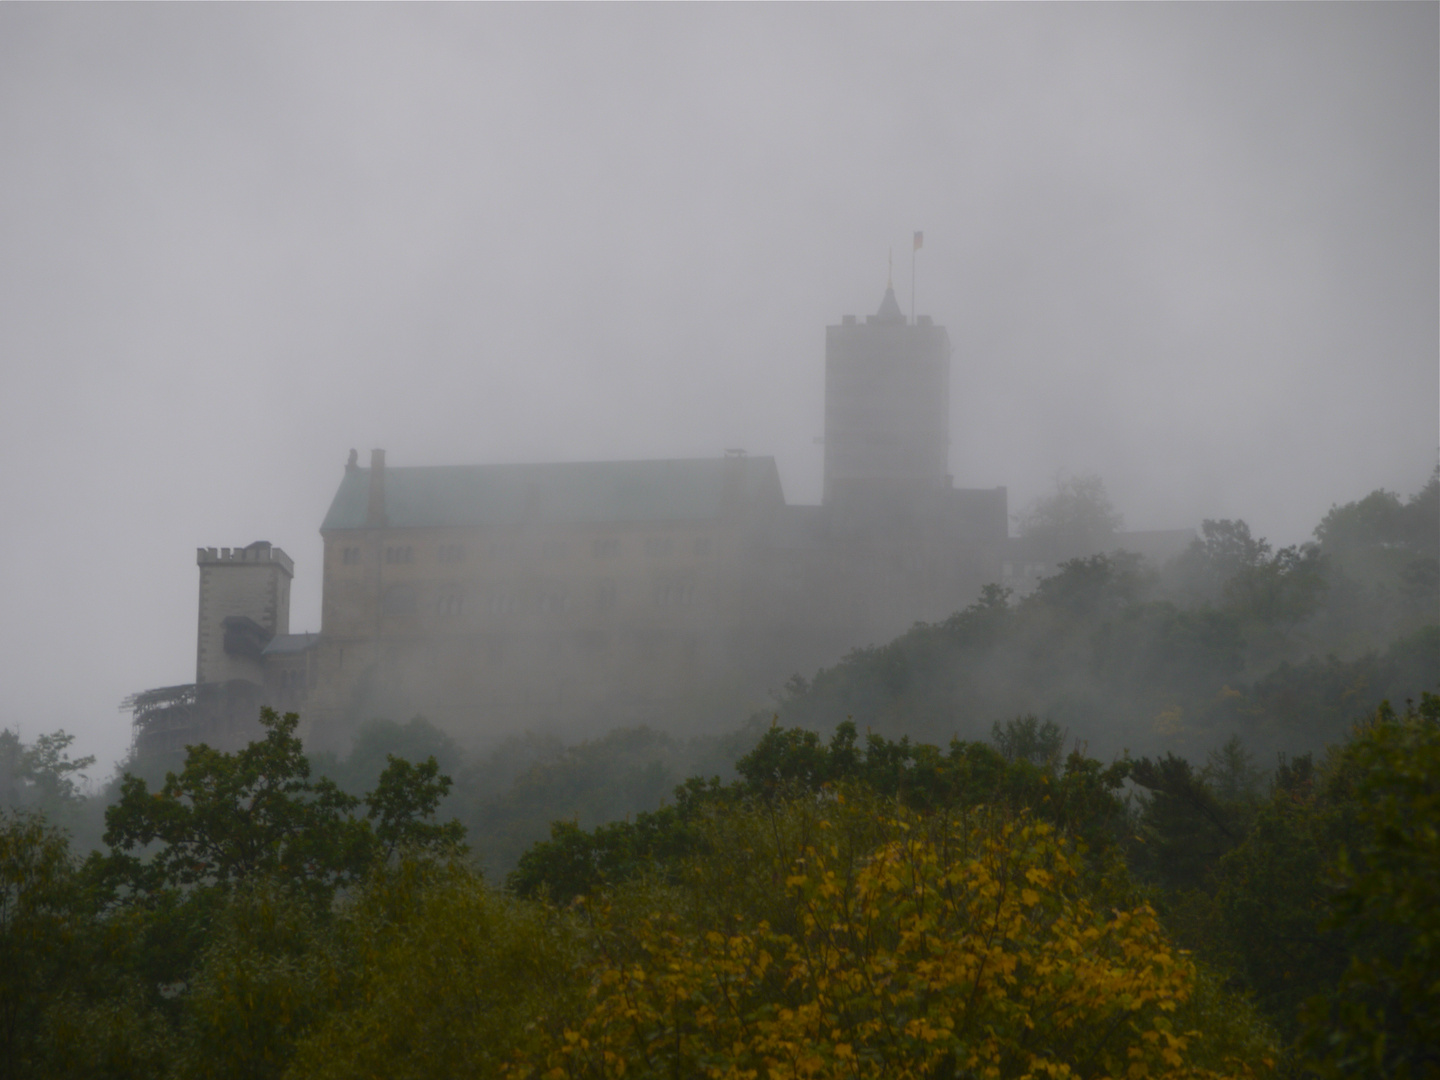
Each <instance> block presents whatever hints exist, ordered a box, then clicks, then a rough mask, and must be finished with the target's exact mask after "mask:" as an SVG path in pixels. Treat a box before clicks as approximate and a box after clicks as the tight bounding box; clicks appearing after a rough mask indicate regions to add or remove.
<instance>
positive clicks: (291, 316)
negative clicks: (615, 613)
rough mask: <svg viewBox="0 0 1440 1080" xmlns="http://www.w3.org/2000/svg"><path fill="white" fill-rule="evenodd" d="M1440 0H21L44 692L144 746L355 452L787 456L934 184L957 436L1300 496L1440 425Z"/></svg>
mask: <svg viewBox="0 0 1440 1080" xmlns="http://www.w3.org/2000/svg"><path fill="white" fill-rule="evenodd" d="M1437 11H1440V8H1437V6H1436V5H1434V4H1408V5H1381V4H1372V5H1363V6H1348V5H1340V4H1335V5H1276V6H1268V5H1248V4H1247V5H1195V6H1178V5H1158V6H1148V5H1147V6H1140V5H1125V6H1114V7H1111V6H1100V5H1075V6H1046V5H1032V4H1023V5H980V4H977V5H963V6H928V5H927V6H922V7H911V6H901V5H893V6H892V5H885V6H848V5H847V6H817V5H804V6H798V7H757V6H750V5H743V6H723V7H718V6H717V7H699V6H690V5H685V6H673V7H669V6H667V7H660V6H649V5H646V6H636V7H610V6H603V7H568V6H548V5H542V6H521V7H502V6H491V5H483V6H473V7H472V6H450V5H445V6H438V7H432V6H420V5H416V6H398V7H396V6H378V5H364V6H334V5H325V6H305V7H297V6H271V5H263V6H231V5H224V6H171V5H163V6H138V5H124V6H29V5H24V6H21V5H6V6H3V7H0V375H3V384H0V506H3V513H0V542H3V547H0V552H3V560H0V567H3V569H0V594H3V595H4V597H5V607H4V611H5V616H6V617H5V618H4V619H3V621H0V726H7V727H14V726H20V727H21V729H22V731H23V732H24V734H25V736H26V738H27V739H28V738H31V737H33V736H34V735H35V734H37V733H38V732H41V731H46V730H51V729H53V728H55V727H60V726H63V727H65V728H67V729H69V730H71V731H76V732H78V733H79V734H80V735H81V748H82V749H83V750H84V751H88V752H95V753H98V754H100V755H101V756H102V758H103V759H105V760H106V761H108V760H109V759H111V758H113V757H114V756H115V755H116V754H118V753H119V752H120V751H121V750H122V749H123V748H124V746H125V744H126V742H127V740H128V720H127V718H126V717H125V716H123V715H122V714H120V713H118V712H117V711H116V703H117V702H118V701H119V699H120V698H121V697H123V696H124V695H125V694H126V693H128V692H130V691H132V690H138V689H142V688H145V687H150V686H158V685H165V684H169V683H177V682H184V681H187V680H189V679H190V678H193V673H194V623H195V594H196V570H195V567H194V561H193V560H194V549H195V547H197V546H200V545H205V546H227V545H238V544H244V543H247V542H249V541H251V540H255V539H267V540H270V541H272V542H274V543H276V544H279V545H280V546H282V547H284V548H285V549H286V550H287V551H288V552H290V553H291V554H292V555H293V556H294V557H295V560H296V564H297V568H296V569H297V579H296V588H295V594H294V607H293V611H292V628H293V629H296V630H303V629H316V628H318V623H319V565H318V562H319V551H320V545H319V537H318V533H317V529H318V527H319V523H320V520H321V518H322V516H323V514H324V512H325V508H326V506H327V505H328V502H329V499H330V497H331V495H332V494H333V491H334V488H335V485H336V484H337V483H338V481H339V479H340V475H341V470H342V467H343V464H344V461H345V457H346V454H347V452H348V450H349V449H350V448H351V447H352V446H353V447H357V448H359V449H360V450H361V451H362V453H363V452H364V451H366V450H368V449H369V448H370V447H373V446H383V447H385V448H386V449H387V450H388V451H389V454H390V461H391V462H393V463H394V464H398V465H417V464H439V463H454V462H483V461H525V460H564V459H576V458H582V459H610V458H631V457H673V456H692V455H714V454H717V453H719V452H720V451H721V450H722V449H723V448H726V447H735V446H740V447H745V448H747V449H748V450H749V451H750V452H751V453H764V454H773V455H774V456H775V457H776V458H777V459H778V461H779V465H780V470H781V475H782V478H783V480H784V483H785V487H786V491H787V494H788V496H789V497H790V499H791V501H800V502H805V501H815V500H817V499H818V496H819V484H820V460H821V456H820V447H818V446H816V445H815V443H814V441H813V440H814V438H815V437H816V436H817V435H819V433H820V427H821V415H822V394H823V387H822V359H823V343H824V332H823V328H824V326H825V325H826V324H827V323H832V322H836V321H838V320H839V317H840V316H841V315H842V314H845V313H856V314H864V313H866V312H869V311H873V310H874V308H875V306H876V305H877V304H878V302H879V300H880V297H881V294H882V292H883V290H884V286H885V265H886V253H887V251H888V250H889V249H890V248H891V247H893V248H894V251H895V277H896V286H897V291H898V292H899V293H900V295H901V296H902V298H903V302H904V305H905V306H907V307H908V303H909V291H910V237H911V233H912V231H913V230H915V229H923V230H924V231H925V248H924V250H923V251H922V252H921V253H920V257H919V274H918V277H919V281H918V309H919V311H921V312H922V313H926V312H928V313H930V314H932V315H933V316H934V317H935V318H936V321H938V322H941V323H943V324H945V325H946V326H948V328H949V330H950V335H951V339H952V341H953V342H954V344H955V347H956V356H955V363H954V373H953V377H952V385H953V402H952V440H953V445H952V456H951V466H952V470H953V472H954V474H955V477H956V481H957V483H959V484H962V485H967V486H985V487H989V486H995V485H1002V484H1003V485H1007V486H1008V487H1009V489H1010V500H1011V509H1012V511H1014V510H1016V509H1018V508H1019V507H1020V506H1022V505H1023V504H1024V503H1025V502H1026V501H1027V500H1029V499H1030V498H1033V497H1034V496H1035V495H1037V494H1040V493H1042V492H1043V491H1044V490H1046V489H1047V488H1048V487H1049V486H1050V485H1051V483H1052V481H1053V477H1054V475H1055V473H1056V471H1057V470H1059V469H1065V470H1068V471H1071V472H1084V471H1095V472H1098V473H1100V474H1101V475H1102V476H1103V477H1104V479H1105V481H1106V484H1107V486H1108V487H1109V490H1110V492H1111V495H1112V497H1113V498H1114V500H1115V502H1116V504H1117V506H1118V507H1119V508H1120V509H1121V510H1122V511H1123V512H1124V513H1125V514H1126V518H1127V522H1128V524H1130V525H1131V526H1132V527H1138V528H1144V527H1167V526H1181V525H1194V524H1197V523H1198V521H1199V519H1200V518H1202V517H1234V516H1240V517H1244V518H1246V519H1247V520H1248V521H1250V523H1251V524H1252V526H1254V527H1255V528H1256V530H1257V531H1258V532H1260V533H1263V534H1266V535H1269V536H1270V537H1271V539H1272V540H1275V541H1277V542H1280V543H1292V542H1296V541H1300V540H1304V539H1306V538H1307V535H1308V533H1309V530H1310V529H1311V528H1312V527H1313V526H1314V524H1315V522H1316V521H1317V520H1318V519H1319V517H1320V516H1321V515H1322V514H1323V513H1324V512H1325V510H1326V509H1327V508H1328V507H1329V506H1330V505H1331V503H1333V502H1337V501H1339V502H1344V501H1348V500H1350V499H1353V498H1358V497H1360V496H1362V495H1364V494H1365V493H1366V492H1368V491H1370V490H1371V489H1373V488H1375V487H1381V486H1383V487H1387V488H1390V489H1392V490H1400V491H1401V492H1404V493H1408V492H1411V491H1413V490H1415V489H1416V488H1418V487H1419V486H1420V484H1421V483H1423V481H1424V479H1425V477H1426V475H1427V473H1428V471H1429V469H1430V468H1431V466H1432V465H1433V463H1434V459H1435V452H1436V446H1437V442H1440V419H1437V412H1440V374H1437V292H1440V274H1437V261H1440V260H1437V173H1440V163H1437V125H1440V120H1437V98H1440V86H1437V44H1436V43H1437Z"/></svg>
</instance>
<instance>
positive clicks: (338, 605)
mask: <svg viewBox="0 0 1440 1080" xmlns="http://www.w3.org/2000/svg"><path fill="white" fill-rule="evenodd" d="M825 378H826V430H825V484H824V492H825V494H824V499H823V502H822V504H821V505H819V506H789V505H787V504H786V502H785V498H784V493H783V491H782V490H781V486H780V479H779V474H778V471H777V469H776V467H775V462H774V460H773V459H771V458H767V457H747V456H744V455H743V454H742V453H739V452H729V453H727V454H726V456H725V457H724V458H716V459H702V460H687V461H636V462H588V463H573V464H557V465H505V466H501V465H479V466H438V467H399V468H397V467H393V466H387V464H386V461H385V454H384V452H383V451H379V450H377V451H374V452H372V455H371V459H370V462H369V466H368V468H367V467H362V466H361V464H360V462H359V460H358V457H357V455H356V454H355V453H354V452H353V451H352V452H351V457H350V461H349V463H348V465H347V466H346V470H345V474H344V477H343V478H342V480H341V483H340V487H339V489H338V491H337V492H336V495H335V498H334V501H333V502H332V504H331V507H330V510H329V512H328V513H327V515H326V517H325V521H324V524H323V525H322V527H321V535H322V537H323V538H324V566H323V568H322V573H323V575H324V582H323V601H322V616H321V628H320V632H319V633H318V635H291V634H288V625H287V623H288V587H289V581H290V573H291V567H290V566H289V560H288V559H284V556H283V553H281V552H279V551H278V549H271V548H269V546H268V545H252V548H254V549H255V550H256V551H257V552H259V551H262V550H263V551H264V552H265V555H266V558H265V559H261V558H260V556H259V554H258V553H257V554H256V555H254V556H253V558H252V556H250V555H245V556H244V557H241V558H238V559H237V557H236V556H235V554H234V553H232V554H231V555H230V556H228V557H226V558H221V557H219V556H214V555H213V552H212V553H211V555H212V557H208V558H207V556H206V555H205V553H203V552H202V558H201V572H202V585H201V640H200V643H199V655H200V663H199V665H198V669H197V678H198V679H199V681H200V682H201V683H206V682H220V681H225V680H236V679H243V680H248V681H250V682H253V683H255V684H256V685H257V686H258V687H259V693H260V695H261V696H262V697H264V698H265V699H266V700H267V701H268V702H269V703H272V704H275V705H276V706H277V707H283V708H293V709H295V710H296V711H299V712H301V713H302V716H303V717H304V719H305V722H306V728H307V732H308V737H309V738H310V740H311V742H312V743H313V744H318V745H326V744H329V745H332V746H334V747H336V748H337V749H343V747H344V745H345V743H346V739H347V735H348V732H349V730H350V729H351V728H352V727H353V725H354V724H356V723H359V722H361V721H363V720H365V719H367V718H369V717H373V716H389V717H392V718H396V719H403V718H406V717H408V716H411V715H415V714H416V713H421V714H424V715H425V716H427V717H429V718H430V719H432V720H434V721H435V722H437V723H440V724H442V725H443V726H445V727H447V728H449V729H450V730H452V731H453V732H455V733H456V734H457V735H460V736H461V737H467V736H468V737H470V738H472V739H482V738H484V737H486V736H489V735H494V734H499V733H504V732H508V731H513V730H516V729H520V728H526V727H532V728H533V727H545V728H549V729H552V730H561V731H563V732H565V733H568V734H583V733H593V732H597V731H603V730H605V729H607V728H609V727H612V726H615V725H617V724H626V723H637V722H649V723H660V724H667V725H674V724H684V723H687V722H689V723H696V722H704V721H705V720H707V719H716V720H722V721H723V720H727V719H728V720H729V721H730V722H733V721H734V720H735V719H736V718H737V715H743V712H741V710H743V709H744V708H745V707H746V706H747V704H748V705H749V706H751V707H753V706H754V705H756V704H760V703H763V702H764V701H765V700H766V698H767V693H768V692H769V691H770V690H772V689H775V688H778V687H779V686H780V685H782V684H783V682H784V681H785V679H786V678H788V676H790V675H791V674H794V673H802V674H805V675H807V676H808V675H809V674H812V673H813V672H814V670H815V668H816V667H818V666H820V665H822V664H828V663H833V662H834V661H836V660H838V659H839V658H840V657H841V656H843V655H844V654H845V653H846V652H847V651H849V650H850V649H853V648H857V647H864V646H867V645H872V644H879V643H881V642H884V641H886V640H889V639H890V638H891V637H893V636H894V635H896V634H898V633H900V632H903V631H904V630H905V629H907V628H908V627H909V626H910V625H911V624H913V623H914V622H916V621H934V620H938V619H943V618H945V617H946V616H948V615H950V614H951V613H953V612H954V611H956V610H959V609H960V608H963V607H964V606H966V605H967V604H969V603H970V602H972V601H973V600H974V599H975V598H976V596H977V595H978V593H979V591H980V589H981V588H982V586H984V585H986V584H988V583H991V582H996V581H999V580H1000V576H1001V571H1002V564H1003V562H1004V559H1005V554H1006V544H1007V537H1008V527H1007V526H1008V516H1007V504H1006V492H1005V489H1004V488H992V489H983V490H957V489H955V488H954V486H953V484H952V481H951V478H950V476H949V475H948V456H949V421H948V418H949V385H950V342H949V338H948V336H947V335H946V333H945V330H944V329H943V328H941V327H936V326H932V325H931V324H930V320H929V319H928V318H924V317H922V318H921V319H919V320H917V321H916V322H915V323H910V322H909V321H908V320H906V319H905V318H904V316H903V315H901V313H900V310H899V307H898V305H897V304H896V303H895V298H894V294H893V292H892V291H890V290H888V289H887V291H886V295H885V299H884V301H883V302H882V304H881V307H880V310H879V312H878V313H877V314H876V315H874V316H871V317H869V318H867V319H866V320H865V321H864V322H863V323H860V322H857V321H856V320H855V319H854V318H852V317H847V318H846V319H845V320H844V321H843V322H842V323H841V324H840V325H839V326H832V327H829V328H828V329H827V334H826V367H825ZM252 548H246V549H240V550H241V551H242V552H247V553H248V552H251V550H252ZM282 559H283V562H282V561H280V560H282ZM267 560H268V561H267ZM252 563H253V566H252ZM262 567H263V568H264V570H263V571H262V572H268V573H269V574H270V577H268V578H265V579H264V583H265V586H264V588H262V587H261V578H260V577H259V576H257V577H255V578H253V579H252V578H244V579H241V578H238V577H226V576H225V575H226V574H231V575H233V574H234V573H235V572H236V570H237V569H238V570H241V571H248V570H251V569H257V568H262ZM242 580H243V582H244V586H243V588H242V587H241V586H240V585H239V584H235V583H238V582H241V581H242ZM252 582H253V586H252ZM266 589H268V590H269V591H268V592H267V591H266ZM267 605H268V606H267ZM237 617H238V618H237ZM227 619H229V620H230V621H229V623H228V624H227V622H226V620H227ZM247 633H248V635H249V636H247ZM265 633H268V634H269V635H271V636H270V638H269V639H268V640H262V639H263V638H264V634H265ZM257 643H258V647H257ZM138 715H139V714H138V713H137V717H138ZM137 726H138V720H137Z"/></svg>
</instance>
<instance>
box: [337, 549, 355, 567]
mask: <svg viewBox="0 0 1440 1080" xmlns="http://www.w3.org/2000/svg"><path fill="white" fill-rule="evenodd" d="M340 562H341V563H343V564H344V565H345V566H355V565H356V564H358V563H359V562H360V549H359V548H358V547H347V548H345V549H343V550H342V551H341V552H340Z"/></svg>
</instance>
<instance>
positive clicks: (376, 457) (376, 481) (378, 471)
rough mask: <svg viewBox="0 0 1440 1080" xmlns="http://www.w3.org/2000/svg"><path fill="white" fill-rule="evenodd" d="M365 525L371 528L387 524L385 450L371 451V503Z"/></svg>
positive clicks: (366, 512)
mask: <svg viewBox="0 0 1440 1080" xmlns="http://www.w3.org/2000/svg"><path fill="white" fill-rule="evenodd" d="M365 525H366V526H367V527H368V528H371V529H378V528H384V526H385V451H384V450H371V451H370V505H369V506H368V507H367V508H366V511H365Z"/></svg>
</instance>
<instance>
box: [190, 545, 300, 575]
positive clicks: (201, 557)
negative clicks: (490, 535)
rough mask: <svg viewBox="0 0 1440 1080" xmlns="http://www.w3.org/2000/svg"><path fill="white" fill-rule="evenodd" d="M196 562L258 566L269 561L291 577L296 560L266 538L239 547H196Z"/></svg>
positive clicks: (213, 564)
mask: <svg viewBox="0 0 1440 1080" xmlns="http://www.w3.org/2000/svg"><path fill="white" fill-rule="evenodd" d="M195 562H196V564H197V565H199V566H215V565H231V566H238V565H246V566H256V565H259V564H263V563H269V564H273V565H276V566H279V567H280V569H282V570H284V571H285V573H287V574H289V575H290V576H291V577H294V576H295V560H294V559H292V558H290V556H289V555H286V554H285V552H284V551H283V550H281V549H280V548H278V547H271V546H270V544H269V543H268V542H267V541H265V540H257V541H255V543H253V544H248V545H246V546H245V547H237V548H196V549H195Z"/></svg>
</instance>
